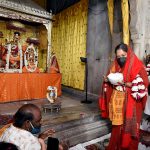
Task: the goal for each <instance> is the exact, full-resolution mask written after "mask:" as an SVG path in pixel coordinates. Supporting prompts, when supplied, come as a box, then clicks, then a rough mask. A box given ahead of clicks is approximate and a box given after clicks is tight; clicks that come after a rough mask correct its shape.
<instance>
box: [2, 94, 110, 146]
mask: <svg viewBox="0 0 150 150" xmlns="http://www.w3.org/2000/svg"><path fill="white" fill-rule="evenodd" d="M83 98H84V97H81V96H80V97H77V96H75V95H70V94H67V93H65V92H63V94H62V96H61V97H58V99H59V101H61V109H60V110H59V111H50V110H47V111H46V112H45V111H44V110H43V105H45V104H48V103H49V101H48V100H46V99H38V100H32V101H29V100H27V101H18V102H10V103H3V104H0V108H1V109H0V114H1V115H2V114H3V115H13V114H14V113H15V112H16V111H17V109H18V108H19V107H20V106H22V105H23V104H27V103H34V104H36V105H38V106H39V107H40V108H41V111H42V131H43V130H45V129H48V128H53V129H55V131H56V133H55V135H54V137H57V138H58V139H59V140H60V141H68V142H69V145H70V146H74V145H77V144H79V143H84V142H87V141H90V140H93V139H96V138H99V137H101V136H103V135H106V134H108V133H109V132H110V127H111V125H110V122H109V121H108V120H103V119H102V118H101V117H100V111H99V108H98V101H96V100H93V102H92V104H82V103H81V102H80V101H81V100H83ZM90 100H91V99H90Z"/></svg>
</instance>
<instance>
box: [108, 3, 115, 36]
mask: <svg viewBox="0 0 150 150" xmlns="http://www.w3.org/2000/svg"><path fill="white" fill-rule="evenodd" d="M107 6H108V17H109V25H110V32H111V34H112V33H113V22H114V0H108V2H107Z"/></svg>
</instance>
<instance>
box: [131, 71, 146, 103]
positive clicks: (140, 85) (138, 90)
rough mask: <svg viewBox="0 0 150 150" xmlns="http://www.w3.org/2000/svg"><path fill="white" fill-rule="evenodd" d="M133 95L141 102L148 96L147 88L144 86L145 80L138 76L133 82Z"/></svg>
mask: <svg viewBox="0 0 150 150" xmlns="http://www.w3.org/2000/svg"><path fill="white" fill-rule="evenodd" d="M131 95H132V96H133V97H134V98H135V99H136V100H140V99H141V98H143V97H144V96H146V95H147V88H146V87H145V85H144V82H143V79H142V78H141V77H140V75H139V74H138V75H137V76H136V78H135V79H134V80H133V81H132V88H131Z"/></svg>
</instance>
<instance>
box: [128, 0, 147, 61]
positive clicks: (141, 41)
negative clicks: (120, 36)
mask: <svg viewBox="0 0 150 150" xmlns="http://www.w3.org/2000/svg"><path fill="white" fill-rule="evenodd" d="M129 3H130V18H131V21H130V32H131V40H132V42H133V49H134V52H135V53H136V55H137V56H138V57H139V58H140V59H141V60H143V58H144V56H145V50H147V52H148V53H150V15H149V14H150V0H129Z"/></svg>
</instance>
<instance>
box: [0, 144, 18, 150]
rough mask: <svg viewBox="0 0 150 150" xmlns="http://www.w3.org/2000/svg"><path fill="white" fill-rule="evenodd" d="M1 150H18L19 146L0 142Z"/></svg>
mask: <svg viewBox="0 0 150 150" xmlns="http://www.w3.org/2000/svg"><path fill="white" fill-rule="evenodd" d="M0 149H1V150H18V148H17V146H16V145H14V144H12V143H7V142H0Z"/></svg>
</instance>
